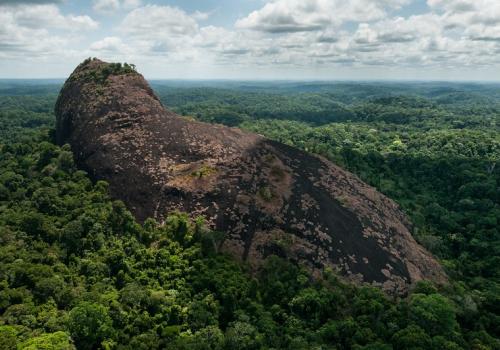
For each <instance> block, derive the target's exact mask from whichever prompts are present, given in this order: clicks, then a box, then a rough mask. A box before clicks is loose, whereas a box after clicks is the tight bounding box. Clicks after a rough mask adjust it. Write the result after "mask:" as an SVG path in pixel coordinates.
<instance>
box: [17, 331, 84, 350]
mask: <svg viewBox="0 0 500 350" xmlns="http://www.w3.org/2000/svg"><path fill="white" fill-rule="evenodd" d="M18 349H23V350H74V349H75V346H74V345H73V344H72V343H71V339H70V337H69V335H68V334H66V333H64V332H55V333H50V334H42V335H40V336H38V337H35V338H32V339H30V340H27V341H25V342H24V343H21V344H20V345H19V346H18Z"/></svg>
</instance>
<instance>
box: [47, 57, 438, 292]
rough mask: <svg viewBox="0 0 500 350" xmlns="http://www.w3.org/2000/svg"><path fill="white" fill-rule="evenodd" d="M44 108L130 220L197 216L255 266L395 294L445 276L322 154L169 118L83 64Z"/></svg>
mask: <svg viewBox="0 0 500 350" xmlns="http://www.w3.org/2000/svg"><path fill="white" fill-rule="evenodd" d="M113 67H114V68H113ZM56 115H57V139H58V142H59V143H61V144H62V143H69V144H70V145H71V147H72V149H73V152H74V154H75V156H76V160H77V163H78V164H79V165H80V166H81V167H82V168H84V169H85V170H87V171H89V173H90V174H91V176H93V177H94V178H95V179H104V180H106V181H108V182H109V184H110V192H111V194H112V196H114V197H115V198H118V199H121V200H123V201H124V202H125V203H126V204H127V206H128V208H129V209H130V210H131V211H132V213H133V214H134V215H135V216H136V218H137V219H138V220H144V219H146V218H147V217H155V218H156V219H158V220H162V219H163V218H164V217H165V215H166V214H167V213H169V212H172V211H175V210H180V211H185V212H188V213H191V214H192V215H193V216H196V215H203V216H205V217H206V218H207V221H208V223H209V225H210V226H211V227H212V228H214V229H217V230H220V231H223V232H226V233H227V235H226V238H225V240H224V241H223V243H222V247H221V248H222V249H223V250H225V251H227V252H230V253H232V254H233V255H234V256H236V257H238V258H241V259H243V260H248V261H249V262H250V263H251V264H252V265H253V266H255V267H258V265H259V263H260V262H261V261H262V260H263V258H265V257H266V256H268V255H269V254H278V255H283V256H287V257H288V258H290V259H292V260H295V261H298V262H300V263H302V264H305V265H307V266H308V267H310V268H311V270H312V271H314V272H315V273H318V272H319V271H321V270H322V269H324V268H327V267H329V268H332V269H334V270H336V271H338V272H339V273H340V274H341V275H344V276H346V277H347V278H348V279H351V280H355V281H360V282H365V283H370V284H373V285H378V286H381V287H382V288H383V289H384V290H386V291H388V292H390V293H398V294H400V293H404V292H405V291H406V290H407V289H408V287H409V286H410V285H411V284H412V283H414V282H415V281H418V280H420V279H430V280H434V281H436V282H438V283H440V282H444V281H446V277H445V275H444V273H443V270H442V268H441V266H440V265H439V264H438V262H437V261H436V260H435V259H434V258H433V257H432V256H431V255H430V254H429V253H428V252H427V251H425V250H424V249H423V248H422V247H421V246H419V245H418V244H417V243H416V242H415V240H414V239H413V238H412V236H411V235H410V232H409V230H408V226H409V222H408V220H407V218H406V216H405V215H404V214H403V213H402V212H401V211H400V209H399V208H398V206H397V205H396V204H395V203H394V202H393V201H392V200H390V199H388V198H387V197H385V196H384V195H382V194H380V193H378V192H377V191H376V190H375V189H374V188H372V187H370V186H368V185H366V184H365V183H363V182H362V181H360V180H359V179H358V178H357V177H356V176H354V175H352V174H350V173H349V172H347V171H345V170H342V169H341V168H339V167H337V166H335V165H334V164H332V163H331V162H329V161H327V160H325V159H323V158H320V157H317V156H313V155H310V154H308V153H306V152H303V151H300V150H297V149H295V148H292V147H289V146H286V145H283V144H281V143H278V142H274V141H271V140H268V139H266V138H264V137H262V136H259V135H256V134H252V133H247V132H244V131H241V130H239V129H236V128H229V127H225V126H219V125H210V124H205V123H199V122H193V121H189V120H187V119H185V118H183V117H179V116H177V115H176V114H174V113H173V112H171V111H169V110H168V109H166V108H164V107H163V106H162V104H161V103H160V101H159V100H158V98H157V97H156V96H155V94H154V93H153V91H152V90H151V88H150V87H149V85H148V83H147V82H146V81H145V80H144V78H143V77H142V75H140V74H138V73H136V72H134V71H130V70H123V69H116V66H113V65H110V64H108V63H105V62H102V61H100V60H95V59H94V60H91V61H89V60H87V61H85V62H84V63H82V64H80V65H79V66H78V67H77V68H76V70H75V71H74V72H73V74H72V75H71V76H70V78H69V79H68V80H67V81H66V83H65V85H64V87H63V89H62V91H61V93H60V96H59V99H58V101H57V105H56Z"/></svg>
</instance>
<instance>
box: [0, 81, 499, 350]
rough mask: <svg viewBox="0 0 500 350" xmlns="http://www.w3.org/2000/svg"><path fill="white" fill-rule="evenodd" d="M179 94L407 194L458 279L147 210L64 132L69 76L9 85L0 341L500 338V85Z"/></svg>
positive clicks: (294, 86)
mask: <svg viewBox="0 0 500 350" xmlns="http://www.w3.org/2000/svg"><path fill="white" fill-rule="evenodd" d="M153 87H154V88H155V90H156V92H157V93H158V95H159V96H160V98H161V99H162V101H163V102H164V103H165V104H166V105H167V106H170V107H172V108H173V109H174V110H176V111H177V112H179V113H182V114H184V115H186V116H190V117H194V118H197V119H199V120H203V121H209V122H215V123H223V124H227V125H230V126H238V127H241V128H244V129H247V130H252V131H255V132H258V133H260V134H263V135H266V136H268V137H270V138H273V139H276V140H279V141H282V142H284V143H287V144H290V145H294V146H296V147H299V148H302V149H305V150H307V151H309V152H313V153H317V154H320V155H323V156H325V157H327V158H329V159H331V160H333V161H335V162H336V163H338V164H340V165H342V166H343V167H345V168H347V169H349V170H351V171H353V172H354V173H356V174H357V175H358V176H360V178H362V179H363V180H364V181H366V182H368V183H370V184H371V185H373V186H375V187H376V188H378V189H379V190H380V191H382V192H384V193H385V194H387V195H388V196H390V197H391V198H393V199H394V200H396V201H397V202H398V203H399V204H400V205H401V206H402V207H403V208H404V210H405V211H406V212H407V214H408V215H409V216H410V217H411V218H412V221H413V223H414V227H413V233H414V235H415V237H416V238H417V240H418V241H419V242H420V243H421V244H423V245H424V246H425V247H427V249H429V250H430V251H432V252H433V253H434V254H435V255H436V256H437V257H438V258H439V259H440V261H441V262H442V264H443V265H444V266H445V268H446V271H447V273H448V274H449V276H450V279H451V281H450V285H449V286H444V287H440V288H437V287H435V286H433V285H431V284H429V283H426V282H423V283H419V284H418V285H417V286H416V287H415V289H414V290H413V291H412V292H411V293H410V295H408V296H406V297H404V298H392V297H388V296H385V295H384V294H382V293H381V292H380V291H379V290H377V289H373V288H370V287H356V286H353V285H348V284H345V283H344V282H342V281H341V280H340V279H339V278H337V277H336V276H335V275H333V274H332V273H331V272H328V271H325V273H324V276H323V277H322V278H321V279H317V280H312V279H311V278H310V277H309V274H308V272H307V271H305V270H304V269H302V268H301V267H300V266H295V265H293V264H291V263H290V262H288V261H286V260H283V259H281V258H278V257H273V256H271V257H270V258H268V260H267V262H266V263H265V266H264V267H263V268H262V270H261V271H259V272H258V273H257V274H251V273H250V272H249V270H248V269H247V267H246V266H245V265H242V264H240V263H237V262H235V261H233V260H232V259H231V258H229V257H227V256H225V255H223V254H220V253H216V252H215V251H214V249H213V246H214V245H213V242H214V240H218V239H220V236H221V235H222V234H223V233H218V232H210V231H208V230H207V229H206V228H205V227H204V225H203V220H202V218H198V219H193V220H191V219H189V218H188V215H187V214H185V213H172V215H171V216H170V217H169V219H168V220H167V221H166V223H165V224H164V225H160V224H159V223H157V222H155V221H154V220H151V219H149V220H147V221H146V222H145V223H144V224H143V225H140V224H138V223H137V222H136V221H135V220H134V218H133V217H132V216H131V214H130V213H129V212H128V211H127V210H126V208H125V207H124V205H123V204H122V203H121V202H119V201H113V200H112V199H111V198H109V196H108V194H107V184H106V183H104V182H97V183H92V182H91V181H90V180H89V178H88V176H87V174H86V173H85V172H83V171H81V170H78V169H77V168H76V166H75V164H74V162H73V157H72V153H71V151H70V149H69V147H68V146H63V147H59V146H56V145H55V144H54V142H53V135H54V130H53V128H54V122H55V120H54V116H53V105H54V103H55V99H56V97H57V92H58V89H59V88H60V82H54V81H43V82H32V81H4V82H1V83H0V349H74V348H77V349H100V348H102V349H357V350H361V349H364V350H368V349H370V350H390V349H394V350H406V349H408V350H409V349H415V350H416V349H435V350H438V349H439V350H440V349H449V350H452V349H453V350H454V349H475V350H486V349H491V350H493V349H500V278H499V277H500V276H499V273H500V269H499V268H498V266H499V264H500V232H499V230H500V164H499V163H500V130H499V129H500V86H498V85H481V84H446V83H332V84H327V83H309V84H305V83H293V82H287V83H251V82H239V83H236V82H212V83H208V82H168V83H167V82H153Z"/></svg>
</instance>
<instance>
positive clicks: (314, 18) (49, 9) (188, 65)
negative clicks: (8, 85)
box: [0, 0, 500, 81]
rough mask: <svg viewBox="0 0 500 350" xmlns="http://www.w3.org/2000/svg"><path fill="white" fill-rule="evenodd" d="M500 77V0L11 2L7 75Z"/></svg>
mask: <svg viewBox="0 0 500 350" xmlns="http://www.w3.org/2000/svg"><path fill="white" fill-rule="evenodd" d="M87 57H98V58H101V59H103V60H106V61H113V62H129V63H134V64H136V66H137V69H138V71H139V72H140V73H142V74H144V75H145V76H146V78H149V79H236V80H238V79H240V80H241V79H245V80H276V79H279V80H441V81H443V80H451V81H454V80H455V81H466V80H475V81H500V0H198V1H195V0H165V1H160V0H89V1H81V0H17V1H16V0H0V78H64V77H67V76H68V75H69V74H70V73H71V72H72V70H73V69H74V68H75V67H76V65H78V63H79V62H81V61H83V60H84V59H85V58H87Z"/></svg>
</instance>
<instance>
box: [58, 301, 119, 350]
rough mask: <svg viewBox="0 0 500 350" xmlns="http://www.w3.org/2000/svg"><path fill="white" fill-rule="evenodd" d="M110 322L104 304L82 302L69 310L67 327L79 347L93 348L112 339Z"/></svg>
mask: <svg viewBox="0 0 500 350" xmlns="http://www.w3.org/2000/svg"><path fill="white" fill-rule="evenodd" d="M112 322H113V321H112V320H111V317H109V315H108V310H107V309H106V308H105V307H104V306H102V305H99V304H93V303H89V302H82V303H79V304H78V305H77V306H75V307H74V308H73V309H71V311H70V312H69V319H68V329H69V331H70V332H71V336H72V337H73V339H74V340H75V342H76V344H77V346H78V347H79V348H80V349H93V348H95V347H96V346H97V345H99V344H101V342H102V341H104V340H106V339H110V338H111V339H112V337H113V333H114V331H113V325H112Z"/></svg>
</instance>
